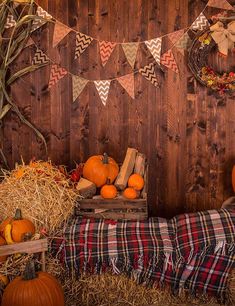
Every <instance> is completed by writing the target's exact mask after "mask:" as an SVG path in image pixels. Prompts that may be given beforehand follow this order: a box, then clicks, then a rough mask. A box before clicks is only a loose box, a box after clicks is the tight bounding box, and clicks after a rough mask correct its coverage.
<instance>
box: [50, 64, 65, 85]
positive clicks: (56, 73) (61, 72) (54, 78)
mask: <svg viewBox="0 0 235 306" xmlns="http://www.w3.org/2000/svg"><path fill="white" fill-rule="evenodd" d="M67 73H68V71H67V70H65V69H64V68H61V67H59V66H58V65H56V64H54V65H52V67H51V73H50V80H49V83H48V89H50V88H51V87H52V86H54V85H55V84H56V83H57V82H58V81H59V80H60V79H62V78H63V77H64V76H65V75H66V74H67Z"/></svg>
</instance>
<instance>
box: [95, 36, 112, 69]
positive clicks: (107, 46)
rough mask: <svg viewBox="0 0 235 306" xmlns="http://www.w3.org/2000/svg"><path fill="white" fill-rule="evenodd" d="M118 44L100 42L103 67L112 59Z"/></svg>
mask: <svg viewBox="0 0 235 306" xmlns="http://www.w3.org/2000/svg"><path fill="white" fill-rule="evenodd" d="M115 46H116V43H113V42H110V41H100V42H99V47H100V57H101V62H102V65H103V67H104V66H105V65H106V63H107V61H108V59H109V58H110V55H111V53H112V52H113V50H114V48H115Z"/></svg>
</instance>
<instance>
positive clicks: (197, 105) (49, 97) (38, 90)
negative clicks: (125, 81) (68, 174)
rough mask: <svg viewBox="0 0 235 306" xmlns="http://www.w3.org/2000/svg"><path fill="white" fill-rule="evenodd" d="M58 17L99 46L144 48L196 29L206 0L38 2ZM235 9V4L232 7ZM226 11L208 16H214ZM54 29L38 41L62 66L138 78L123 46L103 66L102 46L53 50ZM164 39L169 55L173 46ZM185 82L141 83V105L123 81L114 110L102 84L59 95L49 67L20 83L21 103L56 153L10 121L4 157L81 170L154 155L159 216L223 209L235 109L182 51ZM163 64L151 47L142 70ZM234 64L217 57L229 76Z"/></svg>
mask: <svg viewBox="0 0 235 306" xmlns="http://www.w3.org/2000/svg"><path fill="white" fill-rule="evenodd" d="M37 2H38V4H39V5H40V6H41V7H42V8H44V9H45V10H47V11H48V12H49V13H50V14H51V15H52V16H53V17H55V18H56V19H57V20H59V21H60V22H62V23H64V24H66V25H68V26H69V27H71V28H73V29H75V30H78V31H81V32H83V33H85V34H88V35H90V36H91V37H93V38H96V39H98V40H108V41H115V42H128V41H130V42H135V41H142V42H143V41H145V40H148V39H151V38H156V37H158V36H162V35H164V34H167V33H170V32H172V31H174V30H178V29H181V28H185V27H187V26H188V25H190V24H191V23H192V22H193V21H194V19H195V18H196V17H197V16H198V14H199V13H200V12H201V11H202V9H203V8H204V6H205V4H206V3H207V1H205V0H194V1H187V0H167V1H166V0H133V1H129V0H118V1H116V0H63V1H62V0H53V1H49V0H37ZM229 2H230V3H231V4H235V1H234V0H230V1H229ZM212 12H213V13H217V12H219V10H217V9H211V8H210V9H209V8H207V9H206V11H205V14H206V15H207V16H210V14H211V13H212ZM53 27H54V25H53V24H50V25H47V26H43V27H42V28H41V29H39V30H38V31H37V32H36V33H34V35H33V38H34V40H35V42H36V44H37V45H38V46H39V47H40V48H41V49H42V50H43V51H45V53H46V54H48V55H49V57H50V58H51V59H53V61H54V62H57V63H60V64H61V65H62V66H63V67H65V68H66V69H67V70H68V71H70V72H71V73H73V74H78V75H80V76H83V77H85V78H87V79H90V80H95V79H109V78H115V77H117V76H121V75H124V74H127V73H128V72H131V67H130V65H129V64H128V62H127V60H126V58H125V56H124V53H123V51H122V50H121V47H120V46H119V47H116V48H115V50H114V52H113V54H112V55H111V57H110V60H109V61H108V63H107V65H106V66H105V67H104V68H103V67H102V65H101V61H100V55H99V49H98V44H97V41H93V42H92V44H91V45H90V47H89V48H88V49H87V51H86V52H84V53H83V54H82V55H81V57H80V58H79V59H78V60H74V48H75V34H74V33H70V34H69V35H68V36H67V37H66V38H65V39H63V40H62V41H61V43H60V44H59V47H58V48H54V49H53V48H52V35H53ZM169 46H170V45H169V41H167V40H165V39H164V41H163V52H164V51H166V50H167V48H168V47H169ZM34 51H35V47H33V46H32V47H30V48H28V49H27V50H25V51H24V52H23V54H22V55H21V56H20V58H19V59H18V61H17V63H16V64H15V68H16V69H17V68H20V67H24V66H25V65H27V64H29V63H30V61H31V59H32V55H33V53H34ZM174 53H175V56H176V61H177V63H178V65H179V70H180V74H179V75H176V74H175V73H174V72H171V71H170V70H167V69H163V70H162V71H161V70H159V69H156V73H157V75H158V78H159V81H160V83H161V85H160V88H158V89H156V88H155V87H154V86H153V85H152V84H151V83H150V82H149V81H147V80H145V79H144V78H143V77H142V76H141V75H139V74H136V75H135V99H134V100H132V99H131V98H130V97H129V96H128V94H127V93H126V91H125V90H124V89H123V88H122V87H121V86H120V84H119V83H118V82H117V81H113V82H112V83H111V86H110V92H109V98H108V101H107V106H106V107H104V106H103V104H102V103H101V101H100V98H99V96H98V93H97V91H96V89H95V87H94V84H93V83H89V84H88V85H87V86H86V88H85V89H84V91H83V92H82V94H81V95H80V97H79V99H78V100H76V102H74V103H72V84H71V77H65V78H64V79H63V80H61V81H60V82H59V83H58V84H57V85H56V86H54V87H53V89H51V90H50V91H49V90H48V88H47V85H48V80H49V72H50V70H49V67H45V68H42V69H40V70H39V71H37V72H35V73H32V74H30V75H28V76H26V77H24V79H22V80H20V81H18V82H17V83H16V84H15V85H14V87H13V88H12V95H13V97H14V100H15V101H16V102H17V104H18V105H19V106H20V108H21V110H22V111H23V112H24V114H25V115H26V116H27V118H28V119H29V120H30V121H31V122H32V123H33V124H34V125H35V126H36V127H38V128H39V129H40V131H41V132H42V133H43V134H44V135H45V137H46V140H47V143H48V154H46V153H45V150H44V147H43V144H42V143H41V142H40V141H39V140H38V139H37V138H36V137H35V135H34V134H33V133H32V132H31V131H30V130H29V129H28V128H27V127H26V126H24V125H22V124H21V122H19V120H18V119H17V117H16V116H15V115H14V114H9V115H8V116H7V119H6V121H5V125H4V137H5V141H4V152H5V154H6V155H7V158H8V162H9V165H10V166H11V167H13V166H14V163H15V162H18V161H20V159H21V157H22V158H23V159H24V160H25V161H26V162H28V161H29V160H30V159H31V158H32V157H36V158H39V159H46V158H48V157H50V158H51V159H52V161H53V162H55V163H60V164H65V165H68V166H69V167H73V166H74V162H84V161H85V160H86V159H87V158H88V157H89V156H90V155H93V154H97V153H99V154H100V153H103V152H104V151H105V152H108V153H109V154H110V155H111V156H113V157H114V158H115V159H116V160H117V161H118V162H121V161H122V160H123V158H124V155H125V152H126V149H127V147H128V146H129V147H135V148H137V149H138V150H139V151H141V152H143V153H145V154H146V155H147V157H148V162H149V192H148V203H149V212H150V215H152V216H165V217H171V216H173V215H175V214H177V213H181V212H185V211H187V212H188V211H196V210H202V209H203V210H204V209H210V208H218V207H220V205H221V202H222V201H223V200H224V199H225V198H227V197H228V196H229V195H232V189H231V182H230V176H231V168H232V165H233V163H234V161H235V137H234V132H235V101H234V99H233V98H230V97H226V96H225V97H219V96H218V95H215V94H214V93H211V92H210V91H208V89H207V88H204V87H202V86H201V85H199V84H198V83H197V82H196V81H195V79H194V78H193V77H192V74H191V73H190V72H189V70H188V68H187V57H183V56H182V55H181V53H180V52H177V50H175V52H174ZM152 60H153V58H152V56H151V54H150V53H149V51H148V50H147V48H146V46H145V45H144V44H143V43H142V44H141V45H140V47H139V51H138V54H137V60H136V64H135V68H139V67H143V66H144V65H145V64H147V63H150V62H151V61H152ZM233 62H234V55H231V56H230V57H229V59H228V60H222V59H218V57H216V56H215V59H214V61H213V64H214V65H215V66H216V67H217V68H218V69H219V68H220V69H222V68H223V67H225V68H226V69H230V70H232V68H234V66H233V67H232V63H233Z"/></svg>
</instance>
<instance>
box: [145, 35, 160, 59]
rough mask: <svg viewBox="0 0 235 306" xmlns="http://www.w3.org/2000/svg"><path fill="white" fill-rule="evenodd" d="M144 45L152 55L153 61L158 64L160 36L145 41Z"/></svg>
mask: <svg viewBox="0 0 235 306" xmlns="http://www.w3.org/2000/svg"><path fill="white" fill-rule="evenodd" d="M145 44H146V46H147V47H148V49H149V51H150V52H151V54H152V56H153V57H154V59H155V61H156V62H157V63H158V64H159V65H160V58H161V48H162V38H161V37H160V38H155V39H151V40H147V41H145Z"/></svg>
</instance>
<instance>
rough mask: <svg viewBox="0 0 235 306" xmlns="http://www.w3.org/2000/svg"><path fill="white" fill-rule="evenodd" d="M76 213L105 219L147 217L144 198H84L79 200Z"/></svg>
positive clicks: (140, 218) (138, 218)
mask: <svg viewBox="0 0 235 306" xmlns="http://www.w3.org/2000/svg"><path fill="white" fill-rule="evenodd" d="M78 203H79V207H78V209H77V211H76V215H80V216H86V217H95V218H107V219H130V220H133V219H137V220H144V219H147V217H148V212H147V201H146V199H135V200H126V199H124V198H122V199H120V198H119V199H113V200H107V199H84V200H80V201H79V202H78Z"/></svg>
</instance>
